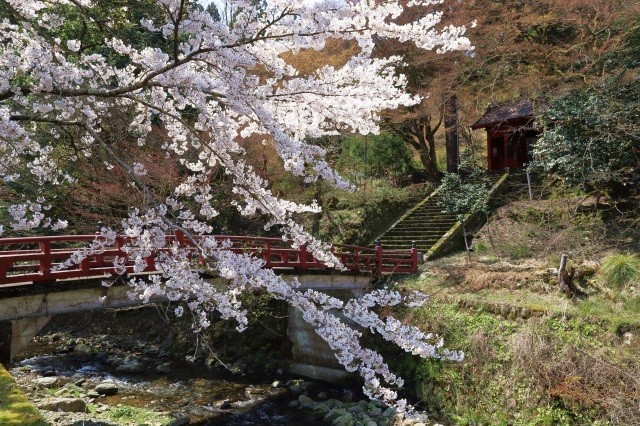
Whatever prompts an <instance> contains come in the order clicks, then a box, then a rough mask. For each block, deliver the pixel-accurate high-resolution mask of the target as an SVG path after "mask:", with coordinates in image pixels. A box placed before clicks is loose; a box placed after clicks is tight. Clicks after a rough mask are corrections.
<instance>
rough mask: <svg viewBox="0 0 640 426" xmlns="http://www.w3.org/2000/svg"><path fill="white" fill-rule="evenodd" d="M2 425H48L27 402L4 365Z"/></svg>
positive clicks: (0, 383) (0, 386) (0, 401)
mask: <svg viewBox="0 0 640 426" xmlns="http://www.w3.org/2000/svg"><path fill="white" fill-rule="evenodd" d="M0 425H6V426H11V425H15V426H18V425H19V426H40V425H42V426H44V425H46V423H45V422H44V420H43V419H42V417H41V416H40V413H39V412H38V410H37V409H36V408H35V407H34V406H33V405H32V404H31V403H30V402H29V401H28V400H27V398H26V397H25V395H24V393H22V391H21V390H20V389H19V388H18V386H17V385H16V382H15V381H14V380H13V378H12V377H11V375H10V374H9V373H8V372H7V370H5V369H4V367H3V366H2V365H0Z"/></svg>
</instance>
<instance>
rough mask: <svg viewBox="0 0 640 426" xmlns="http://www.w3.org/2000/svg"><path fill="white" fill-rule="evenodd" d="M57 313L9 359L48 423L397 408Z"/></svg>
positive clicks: (200, 421)
mask: <svg viewBox="0 0 640 426" xmlns="http://www.w3.org/2000/svg"><path fill="white" fill-rule="evenodd" d="M55 321H56V319H55V318H54V320H53V321H52V322H54V324H53V326H50V325H51V324H50V325H48V326H47V327H46V328H45V329H44V330H43V333H42V334H41V335H39V336H37V337H36V338H35V339H34V340H33V341H32V342H31V343H30V344H29V346H28V347H27V349H26V350H25V351H23V353H22V354H20V356H18V357H17V358H16V359H15V360H14V362H13V363H12V365H11V366H10V371H11V374H12V375H13V377H14V378H15V379H16V381H17V383H18V384H19V386H20V387H21V388H22V389H23V390H24V391H25V393H26V395H27V397H28V398H29V399H30V400H31V401H32V402H33V403H34V405H36V406H37V407H38V408H39V409H40V411H41V413H42V414H43V416H44V417H45V419H46V421H48V422H49V423H50V424H52V425H76V426H80V425H142V424H144V425H149V426H151V425H168V424H169V425H172V426H179V425H315V424H318V425H321V424H332V425H347V426H349V425H351V426H353V425H355V424H360V425H363V426H365V425H366V426H379V425H391V424H393V423H394V417H395V412H394V411H393V409H391V408H388V407H384V406H383V405H382V404H381V403H379V402H377V401H374V402H371V401H368V400H367V399H366V398H364V397H363V396H362V395H361V394H360V393H359V390H358V389H357V387H354V389H343V388H339V387H334V386H331V385H329V384H325V383H321V382H315V381H311V380H306V379H301V378H297V377H289V376H287V375H286V374H284V373H283V372H282V370H280V369H277V370H275V371H262V372H255V371H250V370H249V371H248V372H246V370H245V372H239V373H238V372H237V373H236V374H234V373H232V372H230V371H229V369H225V368H222V367H221V366H220V365H217V366H216V365H215V364H213V365H211V366H208V365H207V364H206V363H205V362H203V361H202V359H197V357H184V356H181V357H178V356H176V354H175V353H169V352H164V351H163V350H161V349H159V348H158V347H157V346H155V345H152V344H149V343H148V342H145V341H144V340H145V339H144V335H142V336H129V338H128V339H127V342H126V344H125V343H123V340H122V338H121V336H120V337H118V336H117V335H111V334H94V333H89V332H86V331H87V330H86V328H83V327H82V324H81V323H80V324H78V326H77V327H75V328H74V327H71V330H69V329H67V328H66V327H67V326H68V324H69V319H67V320H66V322H65V321H62V322H61V323H58V324H55ZM72 324H73V322H72ZM63 329H64V331H62V330H63ZM78 330H85V332H84V333H82V332H79V331H78ZM94 331H95V330H94ZM74 404H75V405H74Z"/></svg>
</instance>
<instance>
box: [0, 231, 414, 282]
mask: <svg viewBox="0 0 640 426" xmlns="http://www.w3.org/2000/svg"><path fill="white" fill-rule="evenodd" d="M98 238H99V237H98ZM215 238H216V239H218V240H220V241H223V240H229V241H230V243H231V246H230V248H229V249H230V250H232V251H233V252H235V253H247V254H250V255H252V256H255V257H260V258H262V259H263V260H264V261H265V266H266V267H267V268H272V269H277V270H287V269H295V270H300V272H302V271H304V270H308V271H312V270H315V271H325V270H326V271H328V270H332V269H333V268H330V267H328V266H326V265H325V264H323V263H322V262H320V261H318V260H317V259H315V258H314V257H313V256H312V255H311V253H309V252H308V251H307V249H306V247H305V246H302V247H300V248H299V249H293V248H291V246H290V242H287V241H283V240H282V239H279V238H262V237H245V236H228V235H218V236H215ZM95 239H96V236H95V235H63V236H42V237H40V236H39V237H24V238H0V286H1V285H7V284H16V283H36V282H53V281H56V280H61V279H71V278H89V277H102V276H104V277H105V278H108V277H111V276H114V275H116V271H115V268H114V259H115V258H116V257H120V258H123V259H126V258H127V255H126V253H124V252H123V251H122V247H123V246H124V245H125V244H126V243H127V242H128V241H129V239H128V238H127V237H124V236H119V237H117V238H116V239H115V244H113V245H112V246H110V247H105V249H104V250H102V251H101V252H100V253H99V254H89V255H88V256H86V257H85V258H84V259H83V260H82V261H80V263H79V264H75V265H72V266H70V267H62V264H63V263H64V262H65V261H66V260H68V259H69V258H70V256H72V255H73V254H74V253H76V252H77V251H78V250H81V249H82V248H83V247H88V246H89V244H90V243H91V242H92V241H94V240H95ZM166 239H167V242H169V243H171V242H173V241H177V242H178V243H179V244H180V245H182V246H188V245H189V242H188V241H187V240H186V239H185V238H184V236H182V235H181V234H179V233H178V234H177V235H175V236H174V235H167V236H166ZM331 252H332V253H333V254H334V255H335V256H336V257H337V258H338V259H340V261H341V263H342V264H343V265H344V266H345V268H346V269H347V271H349V272H357V273H371V274H385V273H387V274H388V273H397V274H408V273H413V272H416V271H417V269H418V253H417V250H416V248H415V247H414V248H412V249H411V250H405V251H402V250H393V251H392V250H383V248H382V247H381V246H379V245H378V246H376V247H375V248H369V247H359V246H351V245H342V244H335V245H333V247H332V248H331ZM145 262H146V265H147V266H146V269H145V270H144V272H150V273H152V272H155V270H156V269H155V264H154V260H153V256H151V257H149V258H146V259H145ZM124 266H125V270H126V273H132V272H133V261H131V260H127V262H126V263H125V265H124Z"/></svg>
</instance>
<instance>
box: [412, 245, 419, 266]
mask: <svg viewBox="0 0 640 426" xmlns="http://www.w3.org/2000/svg"><path fill="white" fill-rule="evenodd" d="M417 271H418V245H417V244H416V242H415V241H411V272H417Z"/></svg>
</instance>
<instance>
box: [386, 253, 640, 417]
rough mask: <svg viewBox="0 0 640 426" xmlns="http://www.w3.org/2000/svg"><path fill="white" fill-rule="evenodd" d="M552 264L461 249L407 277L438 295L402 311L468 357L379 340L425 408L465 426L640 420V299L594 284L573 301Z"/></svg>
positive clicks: (411, 285)
mask: <svg viewBox="0 0 640 426" xmlns="http://www.w3.org/2000/svg"><path fill="white" fill-rule="evenodd" d="M547 269H548V265H546V264H545V262H537V263H535V262H534V263H532V262H531V261H528V262H523V263H522V264H506V263H504V262H493V261H487V262H486V263H484V262H482V261H478V258H476V259H475V261H474V263H472V264H467V263H466V262H465V261H464V257H463V255H456V256H451V257H449V258H446V259H441V260H440V261H438V263H437V265H436V264H431V265H429V271H428V272H427V271H425V272H423V274H422V275H419V276H418V275H416V276H413V277H410V278H407V279H405V280H403V281H401V282H400V283H399V287H401V288H404V289H415V290H421V291H423V292H425V293H427V294H431V295H432V297H431V301H430V302H429V303H428V304H426V305H425V306H423V307H421V308H415V309H407V308H405V309H399V310H398V311H397V312H396V313H395V315H398V316H400V317H401V318H402V319H403V320H404V321H405V322H407V323H410V324H413V325H417V326H418V327H420V328H421V329H422V330H425V331H434V332H436V333H438V334H439V335H440V336H441V337H443V338H444V342H445V346H446V347H447V348H450V349H456V350H463V351H464V352H465V354H466V357H465V360H464V361H463V362H462V363H453V362H441V361H437V360H431V359H421V358H419V357H415V356H412V355H409V354H404V353H399V350H398V349H392V348H390V347H389V345H386V344H383V343H381V344H380V346H379V347H380V348H381V352H382V353H383V355H385V358H386V359H387V360H390V364H391V367H392V368H393V369H394V370H395V371H396V372H398V373H399V374H400V375H401V376H402V377H403V378H405V381H406V385H405V391H406V392H407V393H408V394H410V395H411V396H413V397H414V398H416V399H417V400H418V401H420V402H419V403H418V405H419V407H421V408H423V409H426V410H427V411H428V412H430V413H432V416H433V417H434V418H435V419H436V420H439V421H442V422H445V423H451V424H460V425H575V424H624V425H630V424H640V381H638V379H637V378H638V377H640V359H639V358H638V356H637V354H638V353H640V341H639V340H640V298H639V297H638V296H634V295H628V294H627V295H625V294H613V295H612V294H611V293H608V292H604V291H600V290H598V289H594V288H588V286H587V287H585V288H587V289H588V291H587V294H585V295H584V296H582V297H579V298H574V299H571V300H570V299H567V298H566V297H565V296H564V295H563V294H561V293H559V291H558V290H557V284H556V283H554V282H553V280H554V279H555V278H554V276H553V274H549V273H548V272H545V271H546V270H547ZM514 271H517V274H518V275H519V276H520V281H519V282H518V283H516V282H514V276H513V275H512V274H513V272H514ZM501 275H502V276H503V279H502V280H500V276H501ZM596 279H597V278H595V277H594V278H593V280H596ZM523 314H524V315H523Z"/></svg>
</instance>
